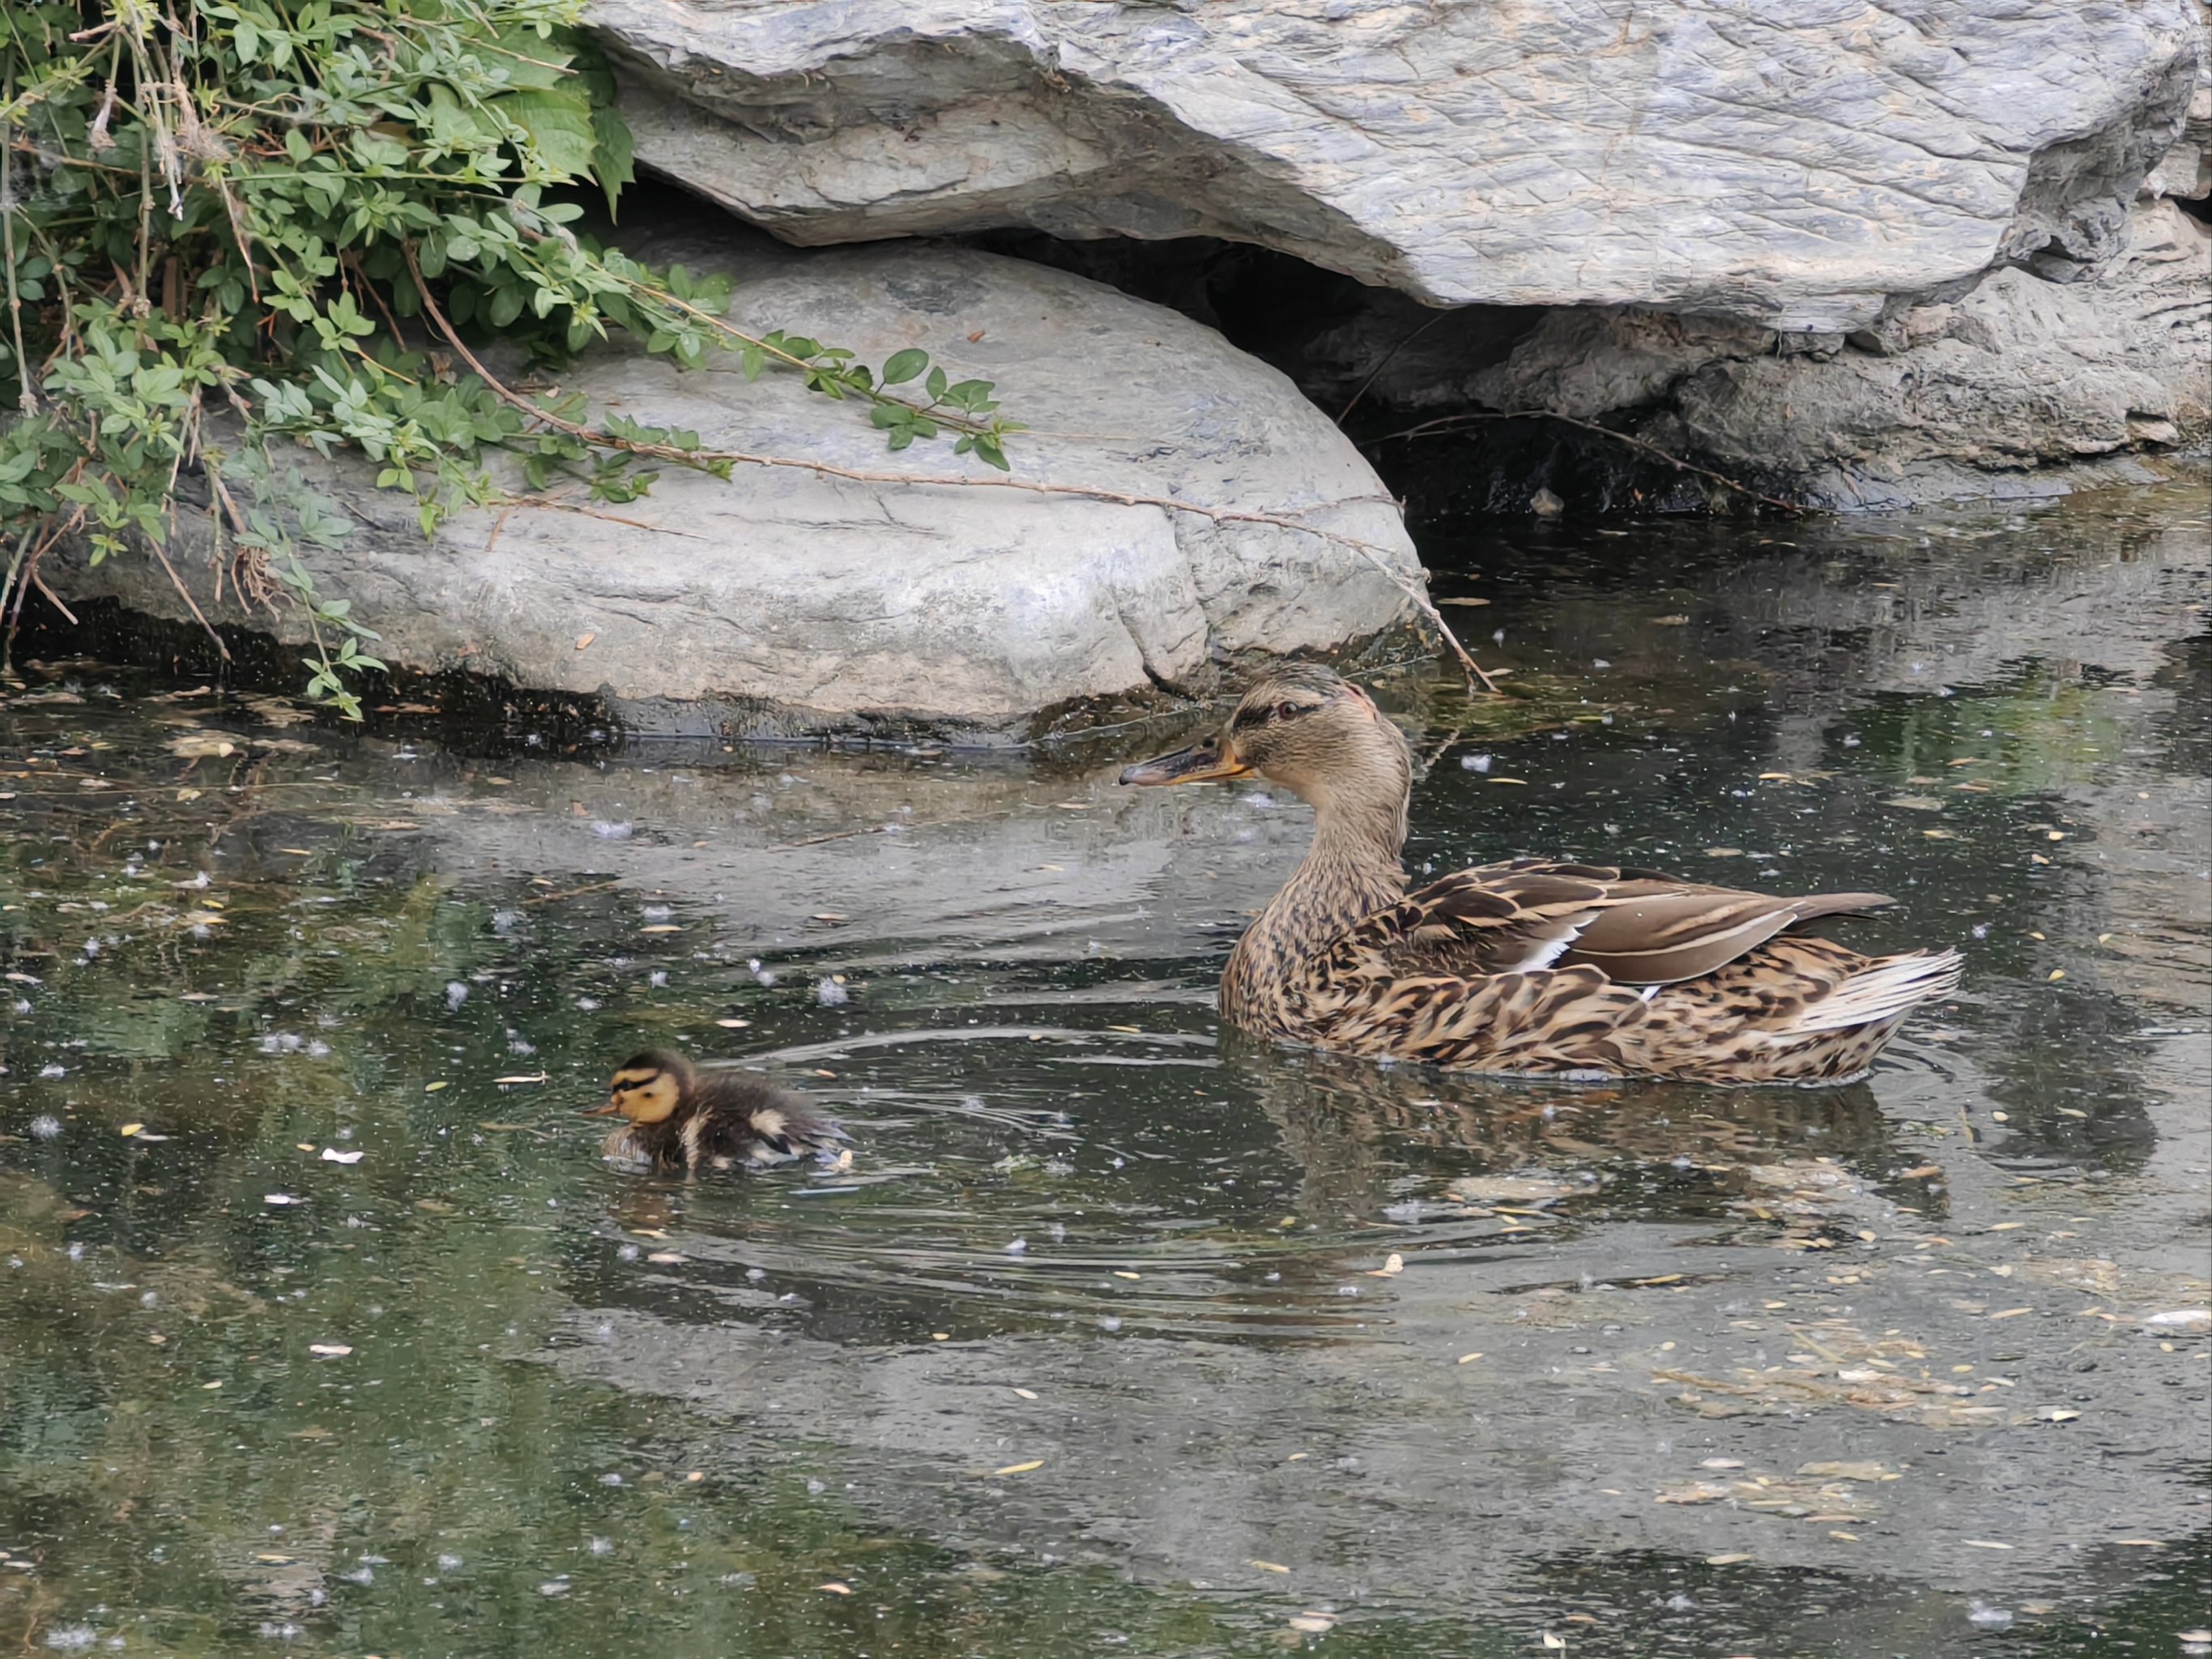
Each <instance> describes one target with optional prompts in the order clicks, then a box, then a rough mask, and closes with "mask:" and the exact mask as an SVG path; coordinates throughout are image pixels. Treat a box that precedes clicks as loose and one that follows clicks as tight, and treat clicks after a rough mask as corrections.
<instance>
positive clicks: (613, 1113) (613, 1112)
mask: <svg viewBox="0 0 2212 1659" xmlns="http://www.w3.org/2000/svg"><path fill="white" fill-rule="evenodd" d="M621 1113H622V1108H621V1107H619V1106H617V1105H616V1104H615V1103H614V1102H612V1101H609V1102H608V1103H606V1104H605V1105H604V1106H594V1107H592V1109H590V1110H589V1111H586V1112H579V1113H577V1114H576V1115H577V1116H578V1117H617V1116H619V1115H621Z"/></svg>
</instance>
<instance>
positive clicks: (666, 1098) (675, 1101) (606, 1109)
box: [584, 1048, 697, 1123]
mask: <svg viewBox="0 0 2212 1659" xmlns="http://www.w3.org/2000/svg"><path fill="white" fill-rule="evenodd" d="M696 1079H697V1073H695V1072H694V1071H693V1070H692V1069H691V1062H690V1060H686V1059H684V1056H683V1055H681V1054H670V1053H668V1052H667V1051H666V1050H665V1049H662V1048H648V1049H647V1050H646V1051H645V1052H644V1053H643V1054H632V1055H631V1056H630V1057H629V1059H628V1060H624V1061H623V1063H622V1066H621V1069H619V1070H618V1071H617V1072H616V1073H615V1077H614V1082H613V1084H612V1085H611V1086H610V1088H609V1090H608V1094H607V1103H606V1104H605V1105H604V1106H595V1107H593V1108H592V1109H591V1110H590V1111H588V1112H586V1113H585V1114H584V1115H585V1116H586V1117H614V1116H616V1115H620V1116H623V1117H626V1118H628V1119H629V1121H631V1122H632V1123H663V1122H665V1121H667V1120H668V1118H669V1117H670V1116H671V1115H672V1114H673V1113H674V1112H675V1110H676V1109H677V1108H678V1106H680V1105H682V1104H683V1103H684V1102H685V1101H686V1100H688V1099H690V1097H691V1093H692V1090H693V1086H694V1085H695V1083H696Z"/></svg>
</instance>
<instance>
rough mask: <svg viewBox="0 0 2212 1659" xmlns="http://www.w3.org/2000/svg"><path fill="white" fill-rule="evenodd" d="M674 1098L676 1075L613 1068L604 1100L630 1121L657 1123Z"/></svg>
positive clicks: (668, 1111) (675, 1096)
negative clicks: (615, 1070) (611, 1085)
mask: <svg viewBox="0 0 2212 1659" xmlns="http://www.w3.org/2000/svg"><path fill="white" fill-rule="evenodd" d="M677 1100H678V1090H677V1087H676V1079H674V1078H672V1077H671V1076H669V1075H668V1073H665V1072H617V1073H615V1080H614V1088H613V1091H612V1093H611V1097H610V1098H609V1099H608V1101H607V1104H608V1106H610V1107H611V1108H612V1109H614V1110H616V1111H617V1112H620V1113H621V1114H622V1115H623V1116H624V1117H626V1118H628V1119H629V1121H631V1122H633V1123H659V1122H661V1121H664V1120H665V1119H666V1117H667V1116H668V1115H669V1114H670V1113H671V1112H672V1111H674V1110H675V1109H676V1103H677Z"/></svg>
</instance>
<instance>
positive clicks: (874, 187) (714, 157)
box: [589, 0, 2203, 330]
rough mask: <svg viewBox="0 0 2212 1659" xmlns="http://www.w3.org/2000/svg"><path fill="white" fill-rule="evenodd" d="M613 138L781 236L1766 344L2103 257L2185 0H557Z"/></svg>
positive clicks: (2169, 117) (2166, 106) (2184, 89)
mask: <svg viewBox="0 0 2212 1659" xmlns="http://www.w3.org/2000/svg"><path fill="white" fill-rule="evenodd" d="M589 16H590V20H591V21H592V25H593V26H594V27H596V28H597V29H598V30H599V33H600V34H601V36H602V37H603V38H604V39H605V40H606V41H607V43H608V45H609V46H610V48H611V52H613V54H614V56H615V58H616V59H617V63H618V64H620V65H621V66H622V68H623V71H624V73H625V75H626V76H627V77H628V86H627V90H626V92H625V94H624V100H623V112H624V114H625V115H626V116H627V117H628V118H629V122H630V124H631V125H632V127H633V128H634V129H635V132H636V135H637V139H638V155H639V157H640V159H641V160H642V161H646V162H647V163H649V164H650V165H651V166H653V167H656V168H658V169H659V170H661V171H663V172H665V173H668V174H670V175H671V176H673V177H675V178H678V179H682V180H684V181H685V182H686V183H688V184H689V185H691V186H692V187H693V188H695V189H696V190H699V191H702V192H704V193H706V194H708V195H710V196H712V197H714V199H716V200H717V201H720V202H721V203H722V204H725V205H726V206H727V207H729V208H731V209H732V210H735V211H737V212H738V213H740V214H742V215H743V216H745V217H746V218H748V219H750V220H751V221H753V222H756V223H758V224H762V225H764V226H767V227H769V228H771V229H773V230H774V231H775V233H776V234H778V235H780V236H782V237H784V238H786V239H787V240H791V241H793V242H799V243H807V244H820V243H829V242H841V241H856V240H866V239H871V238H878V237H887V236H897V235H912V234H941V233H948V232H964V231H973V230H980V229H985V228H994V227H1003V226H1010V225H1018V226H1030V227H1033V228H1036V229H1039V230H1043V231H1047V232H1049V233H1050V234H1054V235H1056V236H1061V237H1071V238H1082V237H1097V236H1106V235H1121V236H1133V237H1141V238H1151V239H1156V238H1166V237H1177V236H1194V235H1212V236H1223V237H1227V238H1230V239H1232V240H1242V241H1248V242H1256V243H1260V244H1262V245H1264V246H1269V247H1273V248H1277V249H1279V250H1281V251H1283V252H1289V253H1293V254H1297V255H1298V256H1300V257H1301V258H1306V259H1309V260H1311V261H1312V262H1314V263H1315V264H1321V265H1323V266H1326V267H1328V268H1329V269H1331V270H1339V271H1343V272H1346V273H1348V274H1350V275H1352V276H1357V277H1358V278H1360V279H1361V280H1363V281H1364V282H1368V283H1376V284H1378V285H1386V286H1389V287H1393V288H1396V289H1402V290H1403V291H1405V292H1407V293H1408V294H1412V295H1415V296H1417V297H1419V298H1420V299H1422V300H1425V301H1429V302H1431V303H1434V304H1442V305H1464V304H1470V303H1486V304H1494V305H1596V304H1625V303H1635V304H1645V305H1655V306H1660V307H1667V308H1668V309H1674V310H1691V311H1708V312H1715V313H1723V314H1726V315H1730V316H1734V317H1737V318H1741V319H1748V320H1753V321H1756V322H1759V323H1762V324H1765V325H1770V326H1773V327H1777V328H1784V329H1791V330H1849V329H1854V328H1860V327H1864V326H1866V325H1868V324H1869V323H1870V322H1871V321H1873V320H1874V319H1875V316H1876V315H1877V314H1878V313H1880V312H1881V309H1882V307H1883V304H1884V301H1886V300H1887V299H1888V298H1890V297H1892V296H1895V295H1933V294H1934V292H1935V290H1936V289H1940V288H1941V287H1942V286H1943V285H1944V284H1947V283H1955V282H1962V281H1966V280H1969V279H1971V278H1972V277H1974V276H1977V275H1978V274H1980V273H1982V272H1984V271H1985V270H1989V269H1990V268H1991V267H1992V266H1995V265H2001V264H2015V263H2030V264H2034V265H2035V266H2036V267H2037V268H2038V269H2039V270H2044V271H2045V272H2046V273H2049V274H2066V273H2068V272H2070V271H2072V270H2075V269H2077V268H2081V267H2083V266H2087V265H2093V264H2097V263H2099V262H2100V261H2102V260H2103V259H2105V258H2107V257H2109V255H2110V254H2111V253H2112V252H2114V251H2115V249H2116V247H2117V245H2118V244H2117V236H2118V231H2119V229H2120V227H2121V224H2122V222H2123V220H2124V216H2125V210H2126V205H2127V203H2128V201H2129V199H2130V197H2132V195H2133V194H2134V191H2135V190H2136V185H2137V183H2138V182H2139V181H2140V180H2141V179H2142V177H2143V176H2144V174H2145V173H2147V172H2148V171H2149V169H2150V168H2151V167H2152V166H2153V165H2154V164H2155V163H2156V162H2157V161H2158V160H2159V158H2160V155H2161V154H2163V153H2164V151H2165V150H2166V148H2167V146H2168V145H2169V144H2170V143H2172V141H2173V139H2174V138H2175V137H2177V136H2178V135H2179V132H2180V131H2181V126H2182V122H2183V119H2184V117H2185V112H2186V110H2187V106H2188V104H2189V100H2190V95H2191V90H2192V88H2193V87H2194V84H2195V77H2196V73H2197V62H2198V59H2199V56H2200V54H2201V53H2202V52H2203V27H2202V24H2201V22H2200V21H2199V18H2198V15H2197V8H2196V7H2195V6H2194V5H2193V4H2192V3H2191V0H1913V3H1899V0H1878V3H1868V0H1771V3H1762V4H1759V5H1735V4H1729V5H1719V6H1716V5H1713V4H1711V3H1705V0H1559V3H1555V4H1546V5H1538V6H1525V5H1522V6H1516V5H1509V4H1505V3H1500V0H1462V3H1449V0H1441V3H1440V0H1407V3H1388V0H1205V3H1203V4H1199V3H1180V4H1161V3H1136V0H1118V3H1117V0H850V3H840V4H836V5H825V4H821V3H817V0H742V3H724V4H718V5H702V4H688V3H683V0H593V3H592V7H591V9H590V13H589Z"/></svg>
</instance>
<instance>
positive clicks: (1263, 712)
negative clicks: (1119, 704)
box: [1121, 663, 1413, 841]
mask: <svg viewBox="0 0 2212 1659" xmlns="http://www.w3.org/2000/svg"><path fill="white" fill-rule="evenodd" d="M1254 772H1257V773H1259V774H1260V775H1261V776H1262V777H1265V778H1267V780H1268V781H1270V782H1273V783H1279V784H1280V785H1282V786H1283V787H1285V789H1288V790H1289V791H1291V793H1293V794H1295V795H1297V797H1298V798H1299V799H1301V800H1304V801H1306V802H1307V803H1309V804H1310V805H1312V806H1313V807H1314V809H1315V811H1316V812H1317V813H1319V814H1320V815H1321V816H1322V817H1324V818H1327V817H1345V816H1353V817H1370V816H1375V815H1380V816H1381V817H1384V818H1387V819H1388V820H1389V822H1390V823H1394V824H1396V825H1397V826H1399V827H1398V829H1397V836H1398V838H1399V839H1400V840H1401V841H1402V840H1403V838H1404V829H1403V827H1402V826H1403V823H1404V813H1405V806H1406V799H1407V794H1408V793H1410V792H1411V790H1412V788H1413V755H1412V751H1411V750H1409V749H1408V748H1407V744H1406V739H1405V737H1404V735H1403V734H1402V733H1401V732H1400V731H1399V730H1398V728H1397V727H1396V726H1394V725H1392V724H1391V722H1390V721H1389V720H1388V719H1387V718H1385V717H1384V715H1383V711H1382V710H1381V709H1380V708H1377V707H1376V703H1375V699H1374V698H1372V697H1370V696H1368V695H1367V693H1366V692H1365V691H1364V690H1361V689H1360V688H1359V687H1358V686H1356V685H1354V684H1352V682H1351V681H1349V680H1347V679H1346V678H1343V676H1341V675H1340V674H1339V673H1337V672H1336V671H1334V669H1329V668H1324V667H1322V666H1321V665H1319V664H1317V663H1285V664H1282V665H1279V666H1277V667H1273V668H1270V669H1269V670H1267V672H1266V673H1264V674H1262V675H1261V677H1260V678H1259V679H1258V680H1256V681H1255V682H1254V684H1253V686H1252V689H1251V690H1249V691H1247V692H1246V693H1245V694H1244V696H1243V699H1242V700H1241V701H1239V702H1238V703H1237V708H1236V711H1235V712H1234V713H1233V714H1231V715H1230V717H1229V721H1228V724H1227V725H1225V726H1223V727H1222V729H1221V730H1220V731H1219V732H1216V733H1214V734H1213V735H1212V737H1208V738H1200V740H1199V741H1198V742H1196V743H1194V744H1190V745H1189V746H1188V747H1187V748H1183V749H1178V750H1176V751H1175V752H1174V753H1172V754H1168V755H1161V756H1159V757H1157V758H1155V759H1152V760H1148V761H1146V762H1145V763H1142V764H1141V765H1138V766H1133V767H1131V768H1129V769H1128V770H1127V771H1126V772H1124V773H1122V774H1121V781H1122V782H1124V783H1128V784H1137V785H1140V786H1159V785H1164V784H1171V783H1204V782H1206V781H1211V780H1213V779H1216V778H1241V777H1244V776H1247V775H1249V774H1251V773H1254Z"/></svg>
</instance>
